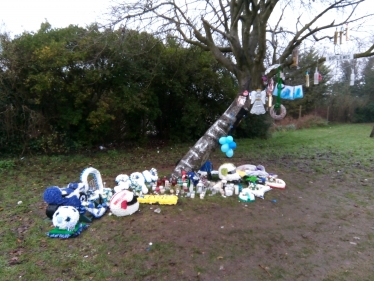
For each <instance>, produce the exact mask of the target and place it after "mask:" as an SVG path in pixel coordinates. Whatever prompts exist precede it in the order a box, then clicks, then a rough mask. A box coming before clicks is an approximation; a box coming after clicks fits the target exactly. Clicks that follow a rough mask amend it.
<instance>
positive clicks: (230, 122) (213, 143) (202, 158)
mask: <svg viewBox="0 0 374 281" xmlns="http://www.w3.org/2000/svg"><path fill="white" fill-rule="evenodd" d="M237 100H238V98H236V99H235V100H234V101H233V102H232V104H231V105H230V106H229V107H228V108H227V109H226V111H225V113H224V114H223V115H222V116H221V117H220V118H219V119H218V120H217V121H216V122H215V123H214V124H213V125H212V126H211V127H210V128H209V129H208V130H207V131H206V132H205V134H204V135H203V136H202V137H201V138H200V139H199V140H198V141H197V142H196V143H195V145H194V146H193V147H191V148H190V150H189V151H188V152H187V154H186V155H185V156H184V157H183V158H182V159H181V160H180V161H179V162H178V164H177V166H176V167H175V169H174V171H173V172H172V174H171V176H172V177H173V178H178V177H180V176H181V172H182V170H184V171H187V172H189V171H198V170H199V169H200V168H201V166H202V165H203V164H204V163H205V162H206V161H207V160H208V159H209V156H210V154H211V152H212V151H213V150H214V149H215V148H216V147H218V145H219V139H220V138H221V137H223V136H227V135H228V134H229V133H231V132H232V130H233V129H234V128H235V127H236V126H237V125H238V124H239V122H240V120H241V119H242V118H243V116H244V115H245V114H246V113H247V112H248V110H247V108H246V106H247V104H248V100H247V101H246V103H245V104H244V106H238V105H237Z"/></svg>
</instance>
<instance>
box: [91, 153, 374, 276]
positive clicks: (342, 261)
mask: <svg viewBox="0 0 374 281" xmlns="http://www.w3.org/2000/svg"><path fill="white" fill-rule="evenodd" d="M313 161H316V159H314V160H313ZM219 163H220V162H218V163H215V167H218V166H219ZM235 164H236V165H237V166H238V165H241V164H248V163H246V161H245V159H241V163H235ZM261 164H263V165H264V166H265V167H266V170H267V171H268V172H275V173H277V174H278V175H279V178H282V179H283V180H285V181H286V183H287V187H286V188H285V189H284V190H271V191H269V192H267V193H266V194H265V199H259V198H257V199H256V201H255V202H252V203H242V202H239V201H238V200H237V198H236V197H228V198H222V197H220V196H218V195H216V196H214V197H209V196H208V197H206V198H205V199H204V200H200V199H197V198H195V199H190V198H188V199H187V198H182V199H180V200H179V202H178V204H177V205H176V206H160V208H161V213H160V214H157V213H155V212H154V210H155V209H156V208H157V207H159V206H152V205H141V208H140V212H138V213H136V214H134V215H133V216H131V217H127V218H121V219H118V218H113V217H106V218H104V219H103V220H101V221H100V222H98V225H96V224H95V226H93V227H92V228H91V230H90V231H91V232H92V231H94V230H95V227H97V228H100V225H99V224H105V225H107V223H108V220H109V221H110V225H111V226H110V227H109V228H108V229H107V231H108V234H107V235H106V239H107V241H108V252H110V255H108V265H109V267H114V268H115V272H117V273H122V274H123V275H121V274H119V275H118V276H117V277H116V276H112V277H110V278H108V279H107V280H135V279H136V280H207V281H216V280H295V281H296V280H374V267H373V255H374V254H373V253H374V252H373V250H374V224H373V223H372V222H373V203H372V201H373V193H372V189H373V178H368V177H366V178H365V177H362V174H365V173H366V172H367V171H363V170H361V169H360V165H359V163H351V166H349V167H327V168H326V169H325V170H323V171H321V172H319V173H317V172H315V169H313V165H315V163H312V162H310V163H309V162H308V161H305V160H303V161H295V160H290V159H288V160H287V159H278V160H275V161H272V162H270V163H261ZM172 168H173V167H163V169H164V170H165V171H172ZM161 173H162V171H161ZM119 228H120V229H121V233H122V234H123V236H121V237H118V235H119V234H118V230H119ZM122 234H121V235H122ZM127 234H130V235H129V237H128V238H127V236H128V235H127ZM131 236H136V239H137V240H138V243H135V244H134V243H132V242H131ZM116 237H117V239H116ZM113 241H116V242H115V243H111V242H113ZM148 242H152V243H153V244H152V246H150V247H149V246H148ZM128 246H129V247H128ZM138 253H140V256H139V259H140V261H141V262H140V263H138V262H136V261H132V263H130V264H128V263H127V264H126V261H128V260H131V256H134V254H138ZM143 254H144V255H146V257H144V256H143ZM122 256H123V257H122ZM119 257H121V258H119ZM126 257H127V258H128V259H126ZM136 257H137V256H136V255H135V258H136ZM121 260H122V262H121ZM131 265H132V266H133V268H132V267H131ZM128 266H130V267H128ZM139 270H140V271H142V270H143V271H144V272H143V274H141V273H140V275H139V272H138V271H139Z"/></svg>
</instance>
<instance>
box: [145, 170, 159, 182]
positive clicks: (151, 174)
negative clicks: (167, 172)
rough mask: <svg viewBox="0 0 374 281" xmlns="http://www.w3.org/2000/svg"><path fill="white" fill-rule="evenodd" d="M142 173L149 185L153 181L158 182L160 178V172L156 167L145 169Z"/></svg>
mask: <svg viewBox="0 0 374 281" xmlns="http://www.w3.org/2000/svg"><path fill="white" fill-rule="evenodd" d="M142 175H143V177H144V182H145V183H146V184H147V185H152V184H153V183H155V182H157V180H158V173H157V170H156V169H155V168H152V169H150V170H149V171H148V170H145V171H143V172H142Z"/></svg>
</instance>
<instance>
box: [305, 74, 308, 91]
mask: <svg viewBox="0 0 374 281" xmlns="http://www.w3.org/2000/svg"><path fill="white" fill-rule="evenodd" d="M305 87H307V88H309V73H308V71H307V72H306V74H305Z"/></svg>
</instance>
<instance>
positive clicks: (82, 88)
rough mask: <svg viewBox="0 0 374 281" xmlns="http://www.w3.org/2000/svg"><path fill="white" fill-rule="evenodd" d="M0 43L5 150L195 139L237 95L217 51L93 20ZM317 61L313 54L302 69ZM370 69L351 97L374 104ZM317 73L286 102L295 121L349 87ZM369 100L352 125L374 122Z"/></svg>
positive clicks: (242, 131) (255, 122)
mask: <svg viewBox="0 0 374 281" xmlns="http://www.w3.org/2000/svg"><path fill="white" fill-rule="evenodd" d="M0 40H1V41H0V43H1V49H0V50H1V53H0V152H1V153H18V154H20V153H26V152H40V153H65V152H71V151H76V150H80V149H82V148H85V147H88V146H97V145H101V144H109V143H111V144H113V145H121V144H123V143H126V142H135V143H137V144H143V143H145V142H147V141H149V140H151V139H153V138H156V139H160V140H163V141H173V142H180V141H194V140H196V139H198V138H199V137H200V136H201V135H202V134H204V132H205V131H206V130H207V129H208V128H209V127H210V126H211V125H212V124H213V123H214V122H215V121H216V120H217V118H219V116H220V115H221V114H222V112H224V111H225V109H226V108H227V107H228V106H229V105H230V103H231V102H232V100H233V99H234V98H235V97H236V96H237V94H238V88H239V87H238V81H237V79H236V78H235V77H234V76H233V75H232V74H231V73H230V72H229V71H228V70H227V69H226V68H225V67H224V66H222V65H221V64H220V63H218V62H217V61H216V59H215V58H214V57H213V55H212V54H211V53H209V52H206V51H204V50H202V49H200V48H198V47H196V46H190V47H186V46H184V45H181V44H179V43H178V42H177V41H176V40H175V39H174V38H172V37H169V38H167V39H166V40H163V41H161V40H160V39H159V38H157V36H155V35H152V34H149V33H146V32H138V31H134V30H129V29H124V28H119V29H117V30H112V29H106V30H101V29H99V28H98V26H97V25H95V24H93V25H91V26H89V27H87V28H82V27H78V26H74V25H70V26H68V27H66V28H60V29H54V28H52V27H51V25H50V24H49V23H48V22H45V23H43V24H42V25H41V28H40V29H39V30H38V31H37V32H35V33H23V34H21V35H19V36H17V37H15V38H10V37H9V36H7V35H6V34H1V35H0ZM316 57H317V54H316V52H315V51H314V50H309V51H307V52H305V53H303V54H302V55H301V56H300V63H301V64H302V63H303V61H305V62H307V61H308V60H309V61H310V60H314V59H316ZM372 64H373V61H372V60H369V62H368V64H367V66H365V67H364V68H363V69H364V70H365V71H366V72H365V71H363V73H366V74H363V75H361V76H360V77H361V78H360V79H361V80H362V81H361V82H360V83H358V84H357V86H355V88H351V89H355V90H352V91H351V90H350V91H349V93H348V94H347V93H345V95H346V96H348V97H351V98H352V99H355V98H356V97H357V96H359V97H360V99H361V101H363V100H366V99H367V98H368V97H369V101H370V96H371V95H370V94H367V93H368V91H369V88H370V87H372V82H371V81H372V79H370V77H372V76H373V75H374V73H373V69H372ZM320 71H321V72H322V74H323V76H324V80H323V81H322V83H321V84H320V85H318V87H317V86H313V85H311V87H310V88H308V89H306V91H305V98H304V99H301V100H298V101H292V102H286V103H287V110H288V114H289V115H290V116H294V117H296V116H297V114H298V109H297V108H298V107H299V105H302V106H303V108H304V111H303V112H305V113H307V112H310V111H312V110H314V109H315V108H316V107H317V106H322V104H326V103H327V104H328V103H329V102H331V101H332V99H333V98H337V97H335V96H336V95H338V96H339V97H341V94H342V91H339V90H336V87H339V85H340V84H341V85H340V87H342V89H343V88H344V85H345V84H344V81H343V80H342V79H343V78H342V79H341V80H342V81H341V82H339V83H340V84H339V83H334V84H331V83H329V78H330V69H328V68H327V67H325V66H324V67H321V69H320ZM286 72H287V70H286ZM286 76H287V77H292V78H291V80H290V79H288V80H286V83H290V84H293V85H296V84H303V83H304V79H305V77H304V75H300V74H298V75H296V76H293V75H292V69H289V73H288V72H287V73H286ZM334 87H335V88H334ZM346 88H347V87H346ZM344 89H345V88H344ZM348 89H349V87H348ZM370 89H371V88H370ZM345 92H346V91H345ZM371 103H373V98H372V97H371ZM371 103H369V102H367V103H362V104H360V106H358V107H357V108H356V109H355V112H354V113H355V114H356V113H357V116H358V117H357V120H356V121H360V122H366V121H371V119H370V118H372V116H373V114H371V112H372V111H373V110H374V109H373V108H374V106H373V105H372V104H371ZM352 118H353V117H352ZM351 121H352V120H351ZM270 124H271V120H270V119H269V116H268V115H264V116H256V115H250V114H248V116H246V117H245V118H244V119H243V120H242V122H241V123H240V125H239V127H238V128H237V130H236V131H235V133H234V134H235V136H237V137H266V135H267V132H268V128H269V126H270Z"/></svg>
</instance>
